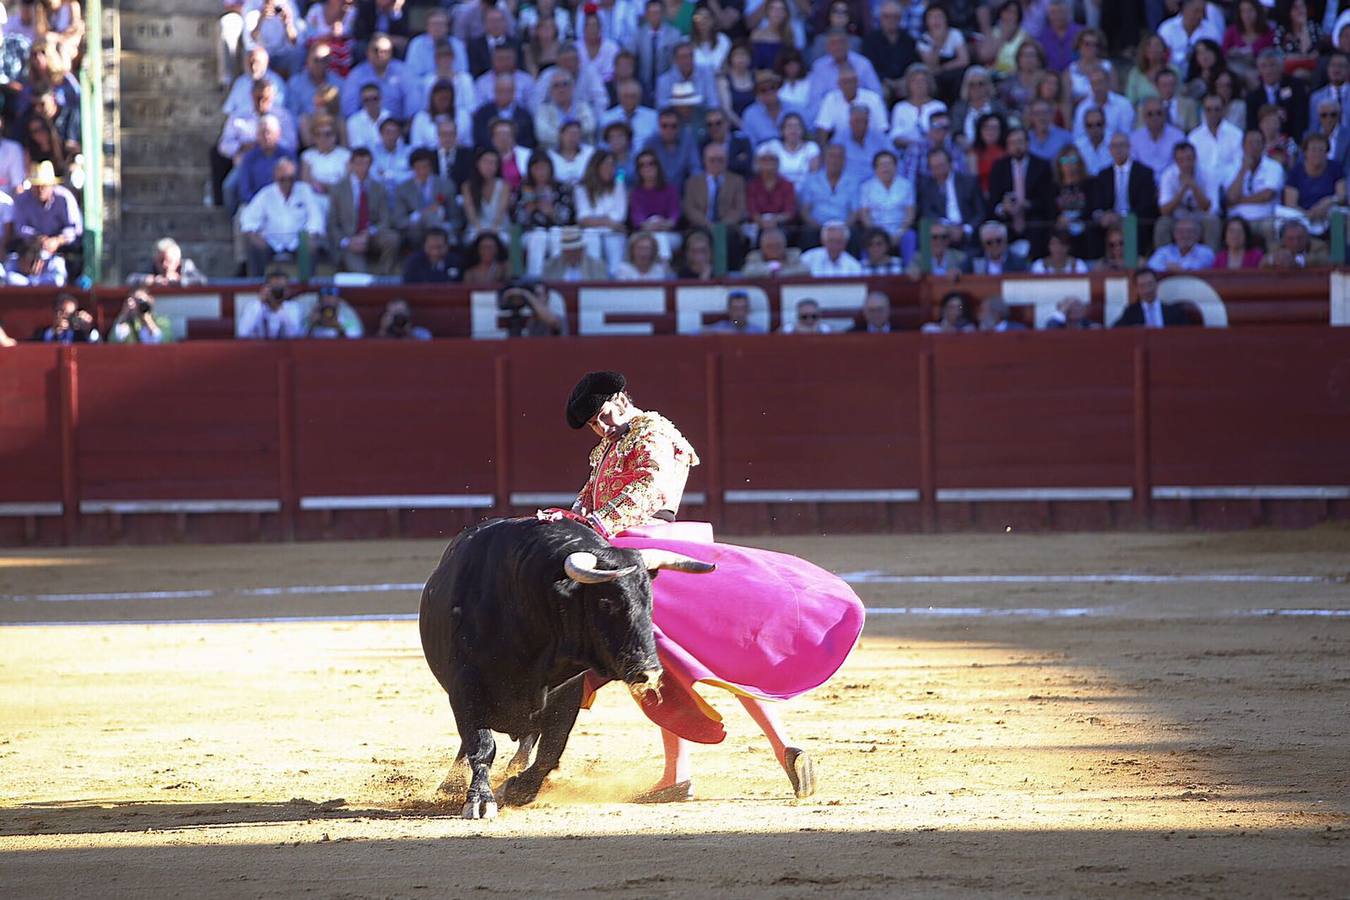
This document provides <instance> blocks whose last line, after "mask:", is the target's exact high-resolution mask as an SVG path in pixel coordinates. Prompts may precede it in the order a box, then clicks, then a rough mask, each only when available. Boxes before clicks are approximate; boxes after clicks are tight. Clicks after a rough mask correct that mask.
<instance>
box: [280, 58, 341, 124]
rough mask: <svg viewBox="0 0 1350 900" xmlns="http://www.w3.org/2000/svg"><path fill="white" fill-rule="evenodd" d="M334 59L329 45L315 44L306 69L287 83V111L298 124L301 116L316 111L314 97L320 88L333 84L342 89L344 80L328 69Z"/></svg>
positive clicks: (307, 59) (297, 73)
mask: <svg viewBox="0 0 1350 900" xmlns="http://www.w3.org/2000/svg"><path fill="white" fill-rule="evenodd" d="M332 58H333V48H332V47H329V46H328V45H327V44H315V45H314V46H312V47H310V48H309V55H308V56H306V57H305V65H304V68H302V69H301V70H300V71H298V72H296V73H295V74H294V75H292V76H291V80H290V81H287V82H286V109H287V110H289V111H290V114H291V115H292V116H294V117H295V120H296V121H297V122H299V121H300V117H301V116H304V115H308V114H309V113H312V112H313V111H314V95H315V94H316V93H317V92H318V90H319V88H321V87H323V86H324V85H328V84H331V85H332V86H333V87H335V88H337V89H339V90H341V89H342V79H341V78H339V77H338V76H337V73H335V72H334V71H333V70H332V69H330V68H329V67H328V63H329V61H330V60H331V59H332Z"/></svg>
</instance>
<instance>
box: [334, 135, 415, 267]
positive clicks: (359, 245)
mask: <svg viewBox="0 0 1350 900" xmlns="http://www.w3.org/2000/svg"><path fill="white" fill-rule="evenodd" d="M370 164H371V156H370V150H368V149H367V148H365V147H357V148H356V149H355V150H353V151H352V156H351V160H350V161H349V162H348V163H347V178H346V179H345V180H343V181H339V182H338V183H337V184H335V185H333V186H332V187H331V188H330V189H329V191H328V222H327V229H328V246H329V248H330V249H331V250H332V253H333V255H334V257H335V262H337V263H338V265H339V267H340V268H341V269H342V270H343V271H345V272H370V271H374V272H375V273H376V274H380V275H390V274H393V271H394V260H395V258H396V257H397V255H398V248H399V237H398V232H397V231H395V230H394V227H393V216H392V214H391V210H390V205H389V195H388V194H387V193H386V192H385V189H384V185H382V184H380V180H379V179H378V178H372V177H370ZM372 262H373V267H372Z"/></svg>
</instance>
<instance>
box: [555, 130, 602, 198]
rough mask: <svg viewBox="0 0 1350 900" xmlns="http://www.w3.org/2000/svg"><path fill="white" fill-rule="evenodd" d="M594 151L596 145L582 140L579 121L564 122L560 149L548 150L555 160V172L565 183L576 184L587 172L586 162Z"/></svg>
mask: <svg viewBox="0 0 1350 900" xmlns="http://www.w3.org/2000/svg"><path fill="white" fill-rule="evenodd" d="M594 152H595V148H594V147H592V146H591V145H590V144H583V143H582V142H581V124H580V123H579V122H576V121H569V122H566V123H564V125H563V127H562V128H561V129H559V131H558V149H557V150H550V151H548V158H549V159H550V160H552V161H553V174H554V175H555V176H556V177H557V179H558V180H559V181H561V182H562V183H563V184H576V183H577V182H578V181H580V180H581V176H582V175H584V174H585V172H586V164H587V163H588V162H590V161H591V154H592V153H594Z"/></svg>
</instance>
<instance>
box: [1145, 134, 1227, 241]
mask: <svg viewBox="0 0 1350 900" xmlns="http://www.w3.org/2000/svg"><path fill="white" fill-rule="evenodd" d="M1196 159H1197V157H1196V153H1195V147H1194V146H1193V145H1192V144H1191V142H1190V141H1182V142H1181V143H1179V144H1177V145H1176V146H1175V147H1173V148H1172V164H1171V165H1169V166H1168V167H1167V168H1165V169H1163V170H1162V175H1161V176H1160V177H1159V179H1158V213H1159V216H1158V225H1157V227H1156V228H1155V229H1154V234H1153V243H1154V244H1155V245H1156V246H1159V247H1161V246H1163V245H1164V244H1166V243H1167V242H1168V241H1170V240H1171V238H1172V222H1173V220H1174V219H1178V218H1182V217H1185V218H1189V219H1191V220H1193V221H1195V223H1196V224H1197V225H1198V226H1199V227H1200V229H1201V232H1202V233H1203V234H1204V236H1205V243H1206V244H1209V245H1210V246H1211V247H1213V246H1217V245H1218V243H1219V226H1220V220H1219V215H1218V213H1219V200H1220V196H1221V195H1220V191H1221V188H1220V187H1219V176H1218V173H1217V172H1214V171H1213V170H1205V169H1201V168H1200V167H1199V166H1197V165H1196Z"/></svg>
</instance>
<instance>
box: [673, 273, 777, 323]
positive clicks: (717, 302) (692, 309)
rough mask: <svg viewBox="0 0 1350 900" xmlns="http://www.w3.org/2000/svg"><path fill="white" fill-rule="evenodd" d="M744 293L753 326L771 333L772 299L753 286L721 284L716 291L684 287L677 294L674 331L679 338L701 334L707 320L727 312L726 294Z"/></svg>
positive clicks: (707, 288) (705, 288)
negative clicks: (708, 316) (770, 311)
mask: <svg viewBox="0 0 1350 900" xmlns="http://www.w3.org/2000/svg"><path fill="white" fill-rule="evenodd" d="M731 291H745V292H746V293H747V294H749V295H750V324H751V325H758V326H759V327H760V328H762V329H764V330H765V331H768V330H769V298H768V295H767V294H765V293H764V291H763V289H762V288H758V287H755V286H754V285H753V284H719V285H716V286H714V287H682V288H679V289H678V290H676V291H675V330H676V331H677V332H679V333H680V334H702V333H703V329H704V327H705V326H704V324H703V322H704V316H705V315H707V314H708V313H721V312H726V309H727V294H728V293H730V292H731Z"/></svg>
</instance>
